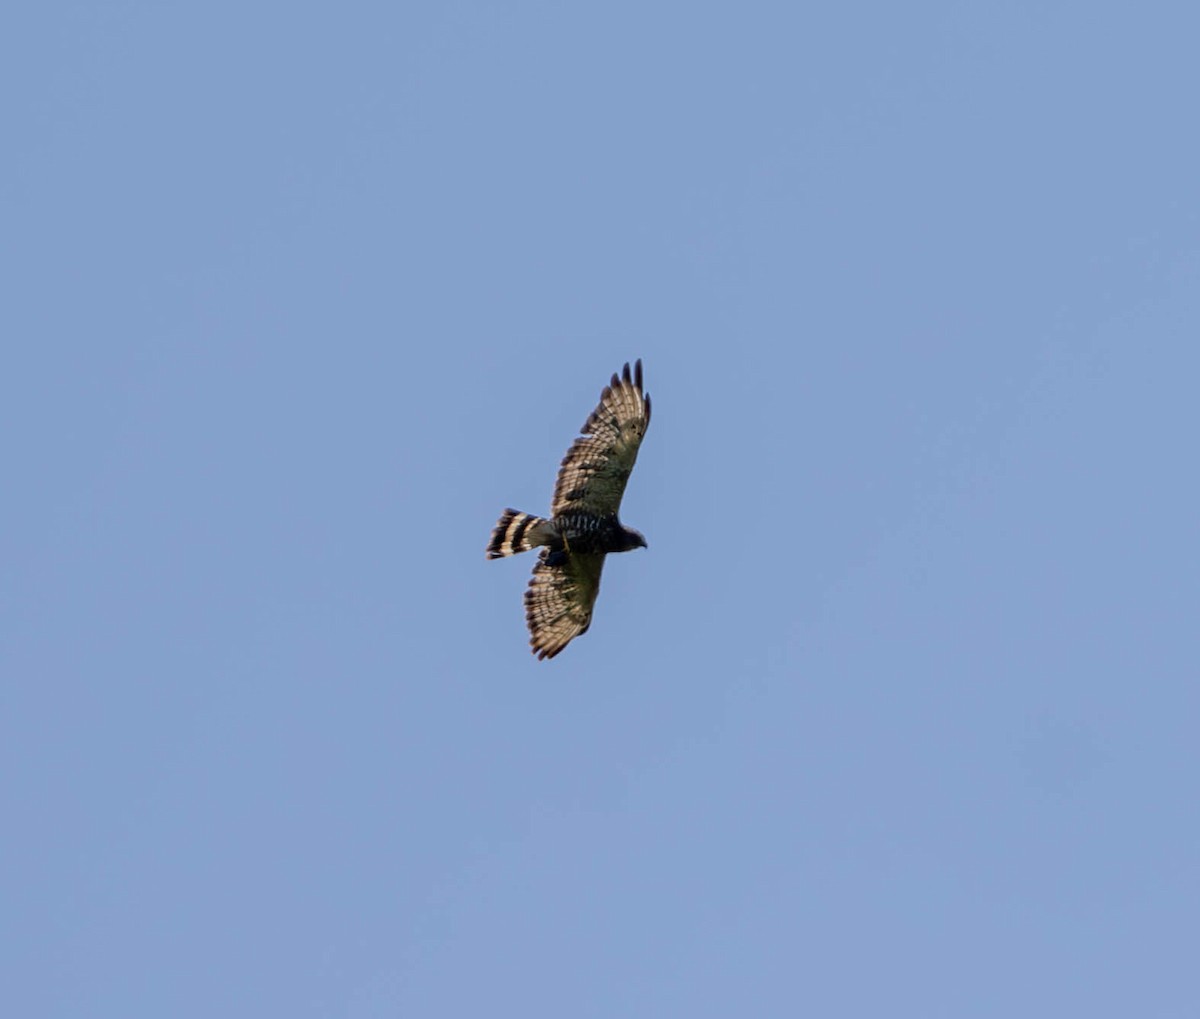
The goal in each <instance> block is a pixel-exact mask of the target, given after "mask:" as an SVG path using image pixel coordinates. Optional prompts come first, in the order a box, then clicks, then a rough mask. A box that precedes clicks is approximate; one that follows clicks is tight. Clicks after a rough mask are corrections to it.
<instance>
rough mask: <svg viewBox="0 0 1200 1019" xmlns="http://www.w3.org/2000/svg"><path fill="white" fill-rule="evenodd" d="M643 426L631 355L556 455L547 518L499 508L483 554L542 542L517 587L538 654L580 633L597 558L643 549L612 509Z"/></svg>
mask: <svg viewBox="0 0 1200 1019" xmlns="http://www.w3.org/2000/svg"><path fill="white" fill-rule="evenodd" d="M648 424H650V396H649V394H647V393H644V392H643V391H642V362H641V361H640V360H639V361H638V362H637V363H636V364H635V365H634V366H633V372H632V373H631V372H630V370H629V365H628V364H626V365H625V368H624V370H623V371H622V372H621V374H620V375H619V376H618V375H614V376H613V377H612V382H610V383H609V384H608V385H607V386H605V387H604V391H603V392H602V393H601V394H600V404H599V406H597V407H596V409H595V410H594V411H592V413H591V415H590V416H589V417H588V419H587V421H585V422H584V425H583V428H581V429H580V431H582V432H583V434H582V435H581V436H580V437H579V438H577V439H576V440H575V442H574V443H573V444H572V446H571V448H570V449H569V450H567V455H566V456H565V457H563V461H562V466H561V467H560V468H559V471H558V482H557V484H555V486H554V502H553V504H552V505H551V507H550V518H549V519H546V518H545V517H535V516H533V515H532V514H530V513H521V512H519V511H517V510H514V509H506V510H505V511H504V512H503V513H502V514H501V516H500V520H499V522H498V523H497V524H496V527H495V530H493V531H492V540H491V541H490V542H489V543H488V549H487V555H488V558H489V559H500V558H502V557H504V556H510V555H516V554H517V553H518V552H525V551H527V550H529V549H531V548H533V547H534V546H535V545H540V546H542V551H541V552H540V554H539V556H538V561H537V565H536V566H534V568H533V579H532V580H530V581H529V589H528V590H527V591H526V592H525V621H526V623H527V624H528V626H529V633H530V639H529V643H530V644H531V645H532V646H533V653H534V654H535V655H537V656H538V658H539V659H543V658H553V657H554V656H555V655H556V654H558V653H559V652H560V651H561V650H562V649H563V648H565V647H566V646H567V644H569V643H570V642H571V640H572V639H573V638H575V637H578V636H579V635H580V634H581V633H586V632H587V628H588V626H589V625H591V622H592V606H593V605H595V604H596V595H597V594H598V593H599V591H600V571H601V570H602V569H604V557H605V556H606V555H608V553H609V552H628V551H629V550H630V549H633V548H645V547H646V539H645V538H643V537H642V536H641V534H639V533H638V532H637V531H635V530H633V529H631V528H629V527H625V526H624V525H623V524H622V523H621V521H620V520H618V519H617V510H618V509H620V507H621V496H622V495H624V494H625V482H627V481H628V480H629V472H630V471H632V470H633V465H634V462H635V461H636V460H637V455H638V447H640V446H641V444H642V438H643V437H644V436H645V434H646V426H647V425H648Z"/></svg>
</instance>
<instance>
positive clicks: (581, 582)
mask: <svg viewBox="0 0 1200 1019" xmlns="http://www.w3.org/2000/svg"><path fill="white" fill-rule="evenodd" d="M552 559H553V560H555V564H554V565H551V560H552ZM602 569H604V556H603V555H582V554H580V555H568V556H563V555H561V554H560V555H559V556H553V557H552V556H551V554H550V552H549V550H543V551H542V555H541V558H540V559H539V560H538V564H537V565H536V566H535V567H534V568H533V578H532V579H531V580H530V581H529V587H528V588H527V589H526V591H525V621H526V623H528V624H529V633H530V634H531V636H530V638H529V643H530V645H531V646H532V647H533V653H534V654H536V655H537V656H538V658H539V659H544V658H553V657H554V656H555V655H556V654H558V653H559V652H560V651H561V650H562V649H563V648H565V647H566V646H567V644H569V643H570V642H571V641H572V640H573V639H574V638H576V637H578V636H579V635H580V634H581V633H586V632H587V628H588V627H589V626H590V625H591V622H592V606H593V605H595V604H596V595H597V594H598V593H599V591H600V571H601V570H602Z"/></svg>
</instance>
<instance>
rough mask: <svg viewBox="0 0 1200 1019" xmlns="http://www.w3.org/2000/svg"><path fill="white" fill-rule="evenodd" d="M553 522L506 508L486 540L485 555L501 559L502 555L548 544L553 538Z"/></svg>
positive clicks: (513, 553) (526, 550) (514, 553)
mask: <svg viewBox="0 0 1200 1019" xmlns="http://www.w3.org/2000/svg"><path fill="white" fill-rule="evenodd" d="M555 534H556V532H555V528H554V524H553V523H552V522H551V521H549V520H546V519H545V518H544V517H535V516H534V515H533V514H532V513H522V512H520V511H519V510H515V509H506V510H505V511H504V512H503V513H501V514H500V519H499V520H498V521H497V522H496V526H495V528H494V529H493V530H492V540H491V541H489V542H488V548H487V557H488V558H489V559H502V558H503V557H504V556H509V555H516V554H517V553H518V552H528V551H529V550H530V549H531V548H533V547H534V546H535V545H550V544H552V543H553V541H554V538H555Z"/></svg>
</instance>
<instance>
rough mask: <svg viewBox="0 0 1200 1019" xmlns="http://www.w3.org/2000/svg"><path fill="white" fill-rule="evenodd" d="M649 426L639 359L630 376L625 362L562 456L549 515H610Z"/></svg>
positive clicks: (648, 406)
mask: <svg viewBox="0 0 1200 1019" xmlns="http://www.w3.org/2000/svg"><path fill="white" fill-rule="evenodd" d="M649 424H650V397H649V396H648V395H646V394H645V393H643V392H642V362H641V361H640V360H639V361H638V362H637V364H635V365H634V369H633V373H632V374H630V371H629V365H628V364H626V365H625V369H624V371H622V373H621V374H620V376H617V375H614V376H613V377H612V382H611V383H609V384H608V385H607V386H605V387H604V392H602V393H601V394H600V404H599V406H598V407H596V409H595V410H594V411H592V413H591V415H590V416H589V417H588V419H587V421H585V422H584V424H583V428H581V429H580V431H581V432H583V434H582V435H581V436H580V437H579V438H578V439H576V440H575V442H574V443H573V444H572V446H571V448H570V449H569V450H567V455H566V456H565V457H563V461H562V466H561V467H560V468H559V471H558V483H557V484H556V485H555V486H554V502H553V504H552V505H551V507H550V514H551V516H555V517H557V516H561V515H563V514H564V513H587V514H591V515H594V516H610V515H612V514H615V513H616V512H617V510H618V509H619V508H620V506H621V496H623V495H624V494H625V483H626V482H627V481H628V480H629V472H630V471H632V470H633V465H634V463H635V462H636V460H637V455H638V448H639V447H640V446H641V444H642V438H643V437H644V436H645V434H646V426H647V425H649ZM599 575H600V571H599V570H597V571H596V576H597V578H599ZM593 597H594V595H593ZM580 632H582V631H580Z"/></svg>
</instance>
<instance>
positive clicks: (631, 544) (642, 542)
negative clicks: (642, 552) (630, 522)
mask: <svg viewBox="0 0 1200 1019" xmlns="http://www.w3.org/2000/svg"><path fill="white" fill-rule="evenodd" d="M621 530H622V531H623V532H624V536H625V547H624V548H622V549H621V551H622V552H628V551H629V550H630V549H633V548H649V547H650V546H649V545H647V544H646V539H645V538H644V537H643V536H642V532H641V531H635V530H634V529H633V528H632V527H624V526H622V528H621Z"/></svg>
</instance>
